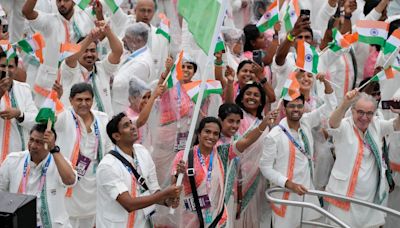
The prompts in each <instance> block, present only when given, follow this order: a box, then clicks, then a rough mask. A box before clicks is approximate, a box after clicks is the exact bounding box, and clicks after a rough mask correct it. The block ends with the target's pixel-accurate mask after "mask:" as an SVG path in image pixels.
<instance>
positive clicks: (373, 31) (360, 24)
mask: <svg viewBox="0 0 400 228" xmlns="http://www.w3.org/2000/svg"><path fill="white" fill-rule="evenodd" d="M356 30H357V33H358V40H359V41H360V42H363V43H367V44H376V45H380V46H383V45H384V44H385V41H386V37H387V35H388V30H389V24H388V23H386V22H384V21H372V20H359V21H357V22H356Z"/></svg>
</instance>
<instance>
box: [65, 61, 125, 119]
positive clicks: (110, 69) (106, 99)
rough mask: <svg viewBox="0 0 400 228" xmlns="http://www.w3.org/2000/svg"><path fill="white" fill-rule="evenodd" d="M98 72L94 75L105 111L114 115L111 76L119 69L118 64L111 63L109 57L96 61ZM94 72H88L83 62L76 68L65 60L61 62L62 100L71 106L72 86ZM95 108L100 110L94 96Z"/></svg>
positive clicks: (109, 114)
mask: <svg viewBox="0 0 400 228" xmlns="http://www.w3.org/2000/svg"><path fill="white" fill-rule="evenodd" d="M95 66H96V67H95V69H96V73H95V75H94V78H95V79H94V80H95V84H96V87H97V91H98V94H99V97H100V100H101V102H102V104H103V107H104V112H105V113H107V115H108V116H109V117H111V116H113V114H114V112H113V110H112V105H111V88H110V80H111V76H112V75H113V74H114V73H115V72H116V71H117V69H118V64H111V63H110V61H109V60H108V57H106V58H104V59H103V60H101V61H97V62H96V63H95ZM92 72H93V71H92ZM92 72H88V71H87V69H86V68H84V67H83V66H82V65H81V64H79V62H78V65H77V67H75V68H71V67H69V66H68V65H67V64H66V63H65V62H63V63H62V64H61V84H62V86H63V90H64V93H63V95H62V97H61V102H62V103H63V104H64V105H65V106H69V105H70V103H69V95H70V92H71V88H72V86H73V85H74V84H76V83H79V82H85V79H84V77H83V76H84V75H85V77H88V75H90V74H91V73H92ZM88 83H90V84H91V85H93V77H91V78H90V79H89V81H88ZM92 108H93V109H94V110H98V109H99V108H98V107H97V101H96V98H95V97H94V99H93V107H92Z"/></svg>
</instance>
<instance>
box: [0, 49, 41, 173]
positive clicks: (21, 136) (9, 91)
mask: <svg viewBox="0 0 400 228" xmlns="http://www.w3.org/2000/svg"><path fill="white" fill-rule="evenodd" d="M17 67H18V56H16V57H15V58H12V59H10V60H9V61H7V57H6V53H4V52H1V53H0V73H1V74H0V77H1V79H0V99H1V100H0V129H1V130H0V139H1V140H0V166H1V163H2V162H3V161H4V159H5V158H6V156H7V154H8V153H9V152H10V151H11V150H12V151H22V150H25V148H26V143H27V138H28V132H29V130H30V128H31V127H32V126H33V125H34V124H35V117H36V114H37V108H36V106H35V104H34V103H33V99H32V95H31V94H32V93H31V89H30V87H29V85H28V84H26V83H23V82H19V81H16V80H15V76H16V70H17Z"/></svg>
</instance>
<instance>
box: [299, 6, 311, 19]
mask: <svg viewBox="0 0 400 228" xmlns="http://www.w3.org/2000/svg"><path fill="white" fill-rule="evenodd" d="M300 17H303V18H307V20H310V10H309V9H302V10H300Z"/></svg>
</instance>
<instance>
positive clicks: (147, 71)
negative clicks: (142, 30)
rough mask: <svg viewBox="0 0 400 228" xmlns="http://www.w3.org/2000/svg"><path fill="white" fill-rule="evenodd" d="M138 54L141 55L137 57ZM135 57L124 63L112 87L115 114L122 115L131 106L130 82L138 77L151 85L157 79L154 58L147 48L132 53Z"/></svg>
mask: <svg viewBox="0 0 400 228" xmlns="http://www.w3.org/2000/svg"><path fill="white" fill-rule="evenodd" d="M136 53H139V54H138V55H136V56H135V54H136ZM132 55H134V56H135V57H133V58H132V59H130V60H125V61H123V62H122V64H121V66H120V69H119V71H118V73H117V74H116V75H115V77H114V81H113V85H112V105H113V110H114V113H120V112H123V111H125V110H126V108H127V107H128V106H129V101H128V97H129V93H128V90H129V81H130V80H131V79H132V78H134V77H136V78H139V79H141V80H142V81H144V82H146V83H147V84H150V83H151V82H152V81H154V80H155V79H157V77H155V74H154V64H153V58H152V57H151V52H150V50H149V48H148V47H147V46H144V47H142V48H140V49H138V50H136V51H134V52H133V53H132Z"/></svg>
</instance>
